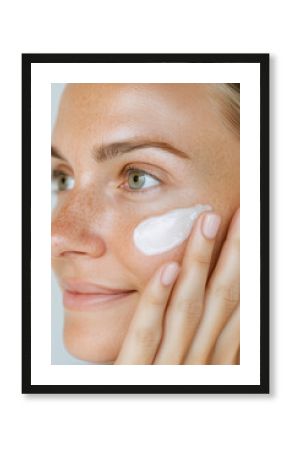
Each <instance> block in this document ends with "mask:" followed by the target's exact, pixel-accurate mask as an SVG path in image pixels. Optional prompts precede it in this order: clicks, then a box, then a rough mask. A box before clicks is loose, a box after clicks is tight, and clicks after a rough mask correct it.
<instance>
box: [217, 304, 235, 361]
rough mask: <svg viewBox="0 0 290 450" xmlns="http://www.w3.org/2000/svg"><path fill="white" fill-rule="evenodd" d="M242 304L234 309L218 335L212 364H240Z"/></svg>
mask: <svg viewBox="0 0 290 450" xmlns="http://www.w3.org/2000/svg"><path fill="white" fill-rule="evenodd" d="M239 348H240V306H239V305H238V306H237V308H236V309H235V310H234V312H233V314H232V316H231V317H230V319H229V321H228V323H227V324H226V326H225V327H224V329H223V331H222V333H221V334H220V336H219V337H218V340H217V342H216V345H215V348H214V351H213V353H212V355H211V359H210V364H239V362H238V353H239Z"/></svg>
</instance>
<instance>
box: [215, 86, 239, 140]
mask: <svg viewBox="0 0 290 450" xmlns="http://www.w3.org/2000/svg"><path fill="white" fill-rule="evenodd" d="M212 87H213V88H214V95H213V97H214V98H217V99H218V100H219V101H218V102H217V103H218V106H219V109H220V111H221V113H222V117H223V119H224V123H225V125H226V126H228V127H229V128H230V129H231V130H232V131H233V132H234V133H235V134H236V135H237V136H238V137H240V83H215V84H213V85H212Z"/></svg>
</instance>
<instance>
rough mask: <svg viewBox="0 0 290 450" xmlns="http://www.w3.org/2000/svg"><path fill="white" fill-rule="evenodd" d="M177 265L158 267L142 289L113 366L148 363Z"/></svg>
mask: <svg viewBox="0 0 290 450" xmlns="http://www.w3.org/2000/svg"><path fill="white" fill-rule="evenodd" d="M179 269H180V267H179V264H178V263H176V262H172V263H169V264H166V265H165V266H162V267H161V269H159V270H158V271H157V273H156V274H155V275H154V276H153V278H152V279H151V280H150V282H149V284H148V286H147V287H146V289H145V291H144V293H143V295H142V297H141V299H140V302H139V305H138V307H137V310H136V313H135V315H134V317H133V319H132V322H131V324H130V327H129V331H128V334H127V336H126V337H125V340H124V342H123V345H122V348H121V351H120V353H119V355H118V358H117V360H116V361H115V364H152V362H153V360H154V357H155V354H156V351H157V348H158V345H159V342H160V339H161V336H162V326H163V317H164V311H165V308H166V304H167V301H168V298H169V296H170V293H171V290H172V286H173V284H174V282H175V280H176V278H177V275H178V273H179Z"/></svg>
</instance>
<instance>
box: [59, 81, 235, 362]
mask: <svg viewBox="0 0 290 450" xmlns="http://www.w3.org/2000/svg"><path fill="white" fill-rule="evenodd" d="M136 137H140V138H144V140H146V139H148V140H154V141H162V142H167V143H170V144H171V145H173V146H174V147H176V148H177V149H180V150H181V151H183V152H184V153H185V154H186V155H187V158H188V159H185V158H181V157H179V156H177V155H174V154H172V153H168V152H165V151H163V150H160V149H158V148H144V149H138V150H135V151H131V152H129V153H126V154H123V155H121V156H118V157H116V158H113V159H109V160H107V161H95V160H94V159H93V157H92V151H91V149H92V148H94V147H95V146H98V145H100V144H105V143H109V142H115V141H123V140H126V141H127V140H130V139H131V138H136ZM52 145H53V146H54V147H56V148H57V149H59V151H60V152H61V153H62V155H63V156H64V158H65V159H66V161H63V160H61V159H58V158H53V159H52V167H53V169H57V170H61V171H63V172H65V173H66V174H68V175H69V176H71V177H72V179H73V180H74V186H73V188H72V189H67V190H65V191H61V192H60V193H59V194H58V202H57V205H56V207H55V209H54V211H53V214H52V268H53V270H54V272H55V274H56V276H57V278H58V280H59V282H60V284H61V281H62V280H63V278H65V277H75V278H78V279H81V280H85V281H90V282H93V283H96V284H101V285H105V286H108V287H111V288H119V289H124V290H135V292H134V293H133V294H131V295H130V296H128V297H127V298H126V299H124V300H121V301H120V302H114V303H111V304H110V303H106V304H102V305H98V306H97V307H95V308H94V309H92V310H90V311H81V312H80V311H73V310H68V309H67V310H65V325H64V342H65V345H66V347H67V349H68V351H69V352H70V353H71V354H73V355H74V356H76V357H77V358H80V359H84V360H86V361H90V362H94V363H101V362H110V361H116V363H120V364H127V363H128V364H130V363H144V361H145V359H144V358H143V356H142V357H140V354H142V355H144V351H143V350H142V348H141V350H140V346H139V350H138V351H137V353H138V358H137V360H138V362H136V359H134V358H133V359H132V358H131V356H130V355H131V354H130V352H129V350H128V346H127V349H126V347H125V343H126V342H127V343H128V342H130V345H131V342H132V339H133V337H132V336H133V335H134V333H133V334H132V331H131V337H130V338H129V337H128V336H129V334H128V333H129V332H128V330H130V329H131V330H132V324H134V323H135V328H136V323H138V322H136V319H135V320H132V319H133V317H136V314H137V312H138V307H139V308H140V305H141V304H143V303H144V301H145V300H146V298H148V292H149V291H148V289H149V286H150V283H151V284H152V283H153V281H152V280H153V279H155V278H154V277H156V276H158V275H157V273H158V270H160V267H164V265H165V264H166V263H168V262H172V261H175V262H177V263H179V264H180V265H182V263H183V262H184V261H183V260H184V258H185V255H186V250H187V248H188V245H189V242H191V239H194V238H193V236H194V233H197V235H198V233H199V232H200V231H198V230H199V228H198V227H202V222H201V221H202V217H201V218H200V221H198V224H199V225H198V224H197V225H196V226H195V227H194V230H193V233H192V236H191V238H190V239H189V240H188V241H186V242H184V243H183V244H182V245H181V246H179V247H178V248H175V249H173V250H171V251H169V252H166V253H164V254H161V255H154V256H146V255H143V254H142V253H141V252H140V251H138V249H136V248H135V246H134V243H133V240H132V234H133V230H134V228H135V227H136V226H137V225H138V224H139V223H140V222H141V221H142V220H144V219H146V218H148V217H151V216H154V215H159V214H163V213H165V212H167V211H170V210H171V209H175V208H179V207H189V206H193V205H195V204H197V203H203V204H210V205H211V206H212V207H213V210H214V212H215V213H217V214H218V215H219V217H221V225H220V227H219V231H218V235H217V238H216V239H214V240H211V242H212V244H211V246H210V247H211V248H210V252H208V255H207V256H208V257H209V264H208V267H207V270H206V273H205V275H204V276H205V280H204V281H205V283H206V280H207V277H209V276H210V274H211V273H212V272H213V270H214V267H215V266H216V263H217V261H218V258H219V255H220V252H221V249H222V245H223V242H224V241H225V237H226V234H227V231H228V228H229V224H230V222H231V220H232V217H233V215H234V213H235V211H236V210H237V209H238V208H239V202H240V194H239V185H240V183H239V172H240V170H239V139H238V138H237V135H236V133H234V132H232V131H231V129H230V127H228V126H226V125H225V121H224V117H223V115H222V111H221V108H220V107H219V104H218V101H217V100H216V99H215V98H214V95H213V92H212V89H209V86H208V85H199V84H72V85H67V87H66V89H65V92H64V95H63V97H62V100H61V104H60V108H59V114H58V118H57V122H56V125H55V127H54V130H53V135H52ZM129 164H133V165H134V166H135V167H137V168H138V169H140V170H145V171H146V172H148V173H149V174H152V175H154V176H155V177H158V178H159V179H160V180H161V183H160V184H159V185H155V186H153V187H150V188H148V189H147V190H146V191H145V190H143V192H142V193H138V192H135V191H134V192H132V191H130V187H129V186H128V176H127V175H126V173H124V171H123V169H124V168H126V167H128V165H129ZM122 171H123V172H122ZM200 229H201V228H200ZM205 242H207V240H205ZM203 244H204V243H203ZM205 247H206V245H204V247H203V251H206V248H205ZM228 254H229V250H228V251H227V255H228ZM226 258H228V256H224V261H226ZM224 266H226V264H225V263H224ZM181 272H182V271H181ZM182 273H183V272H182ZM220 273H221V270H220ZM236 275H237V274H235V277H236ZM215 278H217V275H215ZM184 282H185V281H183V283H184ZM171 287H172V286H171ZM202 292H205V291H204V287H203V288H202ZM170 293H171V290H169V291H168V289H167V291H166V294H165V293H163V294H162V295H161V297H162V298H163V297H164V298H165V297H166V300H164V304H166V303H168V300H169V297H170ZM146 295H147V297H146ZM199 296H200V295H199ZM149 297H150V295H149ZM134 314H135V316H134ZM139 314H140V313H139ZM164 314H165V310H164V311H163V313H162V315H164ZM145 315H146V314H145ZM141 316H142V315H141ZM143 318H144V312H143ZM139 323H140V318H139ZM130 324H131V328H130ZM193 328H194V327H193ZM193 328H192V330H191V334H193V331H194V330H193ZM187 339H189V338H187ZM133 340H134V339H133ZM159 344H160V340H158V342H156V343H154V344H153V345H152V348H153V350H152V351H151V353H152V355H153V354H156V348H157V346H158V345H159ZM130 345H129V347H130ZM187 345H188V343H187ZM154 349H155V350H154ZM140 352H141V353H140ZM118 355H119V358H118ZM128 355H129V356H128ZM142 358H143V359H142ZM149 360H150V361H149V362H148V361H147V362H145V363H149V364H153V363H154V357H153V356H152V357H151V359H150V358H149ZM140 361H141V362H140ZM156 363H157V362H156ZM165 363H166V362H165ZM173 363H175V364H176V363H178V364H179V363H182V362H180V361H178V362H176V361H175V362H173ZM191 363H195V362H191Z"/></svg>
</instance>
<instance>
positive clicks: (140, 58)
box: [22, 53, 270, 394]
mask: <svg viewBox="0 0 290 450" xmlns="http://www.w3.org/2000/svg"><path fill="white" fill-rule="evenodd" d="M269 59H270V55H269V54H266V53H223V54H221V53H220V54H217V53H208V54H205V53H203V54H191V53H178V54H174V53H171V54H159V53H155V54H149V53H148V54H147V53H143V54H142V53H138V54H134V53H123V54H120V53H119V54H114V53H111V54H110V53H103V54H61V53H60V54H49V53H42V54H37V53H31V54H29V53H25V54H22V393H23V394H28V393H32V394H38V393H41V394H45V393H46V394H55V393H60V394H64V393H67V394H71V393H75V394H81V393H84V394H128V393H130V394H212V393H215V394H225V393H228V394H232V393H234V394H250V393H253V394H258V393H262V394H267V393H269ZM96 62H97V63H112V62H114V63H123V64H124V63H143V64H146V63H170V62H171V63H205V64H206V63H232V64H235V63H248V64H251V63H256V64H259V66H260V249H261V250H260V383H259V384H256V385H170V386H169V385H130V386H129V385H33V384H32V383H31V275H33V274H31V66H32V64H33V63H41V64H46V63H78V64H82V63H96Z"/></svg>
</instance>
